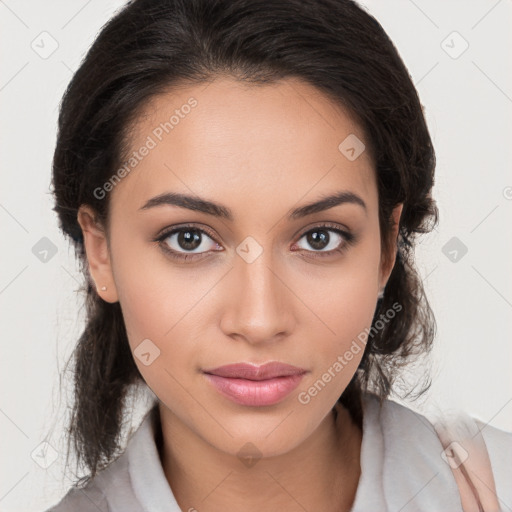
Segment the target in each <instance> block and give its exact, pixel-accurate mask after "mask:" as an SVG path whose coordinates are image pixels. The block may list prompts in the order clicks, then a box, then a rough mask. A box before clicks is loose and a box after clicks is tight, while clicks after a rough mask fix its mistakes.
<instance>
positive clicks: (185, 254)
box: [155, 226, 219, 259]
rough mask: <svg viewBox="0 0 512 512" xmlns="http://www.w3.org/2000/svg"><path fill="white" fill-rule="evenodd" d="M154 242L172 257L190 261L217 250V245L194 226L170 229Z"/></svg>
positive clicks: (206, 234) (205, 233) (204, 232)
mask: <svg viewBox="0 0 512 512" xmlns="http://www.w3.org/2000/svg"><path fill="white" fill-rule="evenodd" d="M155 241H158V242H160V244H161V245H162V248H163V249H164V250H165V251H166V252H167V253H169V254H170V255H171V256H172V257H175V258H178V259H179V258H182V259H190V258H196V257H199V258H200V257H202V255H203V254H206V253H208V252H209V251H211V250H217V247H219V245H218V244H217V242H216V241H215V240H213V238H212V237H211V236H210V235H209V234H208V233H207V232H206V231H204V230H203V229H200V228H198V227H195V226H182V227H178V228H174V229H171V230H169V231H167V232H165V233H163V234H162V235H161V236H159V237H158V238H157V239H156V240H155Z"/></svg>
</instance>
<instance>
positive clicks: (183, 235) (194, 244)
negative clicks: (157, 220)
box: [178, 229, 201, 250]
mask: <svg viewBox="0 0 512 512" xmlns="http://www.w3.org/2000/svg"><path fill="white" fill-rule="evenodd" d="M178 243H179V244H180V247H181V248H182V249H187V250H193V249H197V248H198V247H199V245H201V235H200V233H199V232H198V231H196V230H193V229H189V230H187V231H180V232H179V233H178Z"/></svg>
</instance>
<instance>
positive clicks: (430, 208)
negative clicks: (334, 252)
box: [52, 0, 438, 483]
mask: <svg viewBox="0 0 512 512" xmlns="http://www.w3.org/2000/svg"><path fill="white" fill-rule="evenodd" d="M221 74H223V75H228V76H232V77H235V78H236V79H238V80H241V81H244V82H247V83H252V84H265V83H271V82H274V81H276V80H279V79H282V78H286V77H295V78H299V79H301V80H303V81H305V82H307V83H309V84H312V85H313V86H315V87H316V88H317V89H318V90H320V91H321V92H323V93H324V94H325V95H327V96H328V97H329V98H331V99H333V100H334V101H336V102H337V103H338V104H339V105H340V106H343V107H344V108H345V109H347V110H348V112H350V113H351V115H352V116H353V118H354V119H355V120H356V121H357V122H358V124H359V125H360V126H361V128H362V130H363V131H364V133H365V136H366V139H365V143H366V144H367V148H368V150H369V151H371V155H372V157H373V161H374V164H375V171H376V179H377V184H378V193H379V219H380V220H379V222H380V230H381V239H382V243H383V249H384V251H386V252H385V254H389V253H390V251H396V254H397V259H396V263H395V265H394V268H393V271H392V273H391V276H390V278H389V281H388V283H387V286H386V290H385V294H384V297H383V298H382V299H381V300H379V301H378V303H377V307H376V310H375V315H374V319H373V323H372V327H373V326H374V324H376V322H377V321H378V320H379V319H380V318H381V317H382V315H383V314H384V313H385V312H386V311H388V310H390V309H392V308H393V304H397V303H398V304H399V305H400V306H401V310H400V313H399V314H397V315H396V316H395V318H393V320H392V321H388V322H385V323H384V326H383V328H380V329H373V330H372V331H371V335H370V337H369V339H368V342H367V345H366V349H365V352H364V355H363V358H362V361H361V364H360V366H359V368H358V370H357V372H356V374H355V375H354V377H353V379H352V381H351V382H350V384H349V386H348V387H347V389H346V391H345V392H344V393H343V395H342V396H341V397H340V401H341V402H342V403H343V404H344V405H345V406H347V407H348V408H349V410H350V411H351V412H352V414H353V415H354V417H355V418H356V419H357V420H358V422H359V423H360V419H361V418H360V413H361V410H360V396H361V393H362V392H366V391H368V392H373V393H375V394H377V395H378V396H379V397H380V398H381V399H384V398H386V397H388V396H389V395H390V392H391V391H392V385H393V383H394V382H395V380H396V378H397V376H399V375H401V373H402V372H401V371H400V370H401V368H402V366H403V365H404V364H406V363H407V362H408V361H409V360H416V359H417V357H418V356H421V355H424V354H426V353H428V351H429V349H430V347H431V344H432V341H433V338H434V334H435V330H436V329H435V327H436V326H435V319H434V317H433V314H432V311H431V309H430V307H429V304H428V301H427V299H426V297H425V295H424V291H423V286H422V282H421V280H420V278H419V276H418V273H417V271H416V269H415V265H414V240H415V236H416V235H417V234H419V233H426V232H428V231H430V230H431V229H432V227H433V226H435V224H436V223H437V215H438V213H437V208H436V206H435V203H434V201H433V199H432V197H431V195H430V194H431V189H432V186H433V181H434V168H435V154H434V149H433V147H432V142H431V139H430V136H429V132H428V129H427V126H426V122H425V119H424V115H423V110H422V106H421V104H420V101H419V98H418V94H417V91H416V89H415V87H414V85H413V83H412V80H411V78H410V76H409V74H408V71H407V69H406V67H405V65H404V63H403V62H402V60H401V58H400V56H399V55H398V52H397V50H396V49H395V47H394V45H393V43H392V42H391V40H390V39H389V38H388V36H387V35H386V33H385V32H384V30H383V28H382V27H381V25H380V24H379V23H378V22H377V21H376V20H375V19H374V18H373V17H372V16H371V15H369V14H368V13H367V12H366V11H365V10H364V9H363V8H361V7H360V6H358V5H357V4H356V3H355V2H354V1H352V0H273V1H271V2H270V1H268V0H134V1H131V2H128V3H127V5H126V6H125V7H124V8H123V9H121V10H120V11H119V12H118V13H117V14H116V15H115V16H114V17H113V18H112V19H111V20H109V21H108V23H107V24H106V25H105V26H104V27H103V28H102V30H101V32H100V33H99V35H98V37H97V38H96V40H95V42H94V44H93V45H92V47H91V48H90V50H89V51H88V53H87V55H86V56H85V58H84V59H83V61H82V63H81V65H80V67H79V69H78V70H77V72H76V73H75V75H74V76H73V79H72V80H71V82H70V84H69V86H68V88H67V90H66V92H65V95H64V97H63V100H62V103H61V106H60V114H59V120H58V139H57V144H56V148H55V154H54V159H53V179H52V187H53V193H54V196H55V208H54V210H55V211H56V212H57V214H58V217H59V222H60V227H61V229H62V230H63V232H64V233H65V234H66V235H67V236H69V237H70V239H71V240H72V242H73V244H74V246H75V250H76V255H77V257H78V258H79V261H80V265H81V270H82V272H83V275H84V290H83V291H85V293H86V312H87V318H86V325H85V329H84V331H83V333H82V335H81V336H80V339H79V340H78V343H77V345H76V348H75V350H74V353H73V357H72V360H73V362H74V370H75V372H74V403H73V407H72V410H71V417H70V424H69V432H68V433H69V436H68V439H69V442H72V443H73V445H74V450H75V452H76V454H77V457H78V462H81V463H83V464H84V465H85V467H86V468H87V470H88V476H87V477H85V479H82V483H84V482H86V481H88V480H89V479H90V478H92V477H93V476H94V475H95V474H96V473H97V471H98V470H100V469H102V468H103V467H106V466H107V465H108V464H109V463H110V462H112V460H113V459H114V457H115V455H116V453H117V452H118V450H119V449H120V446H119V440H120V431H121V426H122V424H123V418H124V417H125V409H126V407H125V405H126V397H127V393H128V391H129V389H130V388H131V387H132V386H131V385H132V384H136V383H140V382H141V381H142V377H141V375H140V373H139V371H138V369H137V367H136V365H135V363H134V360H133V356H132V353H131V351H130V348H129V344H128V339H127V335H126V330H125V325H124V321H123V317H122V313H121V308H120V305H119V303H115V304H110V303H107V302H104V301H103V300H102V299H101V298H99V296H98V294H97V293H96V290H95V288H94V286H93V285H92V280H91V278H90V276H89V274H88V268H87V262H86V255H85V251H84V245H83V238H82V233H81V229H80V226H79V224H78V222H77V212H78V208H79V206H80V205H82V204H88V205H90V206H92V207H93V208H94V210H95V212H96V213H97V220H98V221H99V222H101V223H102V224H103V225H104V226H108V215H109V197H108V196H107V197H106V198H105V199H99V198H98V197H96V195H95V194H94V190H95V189H97V188H98V187H101V186H102V184H104V183H105V182H106V181H107V180H108V179H109V178H110V177H111V176H112V175H113V173H114V171H115V170H116V169H119V167H120V165H121V164H122V163H123V158H124V156H125V152H126V151H127V149H128V146H129V144H128V140H129V134H130V129H131V128H133V124H134V122H136V120H137V115H138V114H139V113H140V112H141V110H142V109H143V108H144V106H145V105H147V103H148V101H149V100H150V99H152V98H154V97H155V95H157V94H159V93H162V92H164V91H166V90H168V89H169V88H170V87H172V86H173V85H180V84H187V83H190V84H192V83H200V82H207V81H211V80H213V79H215V77H217V76H219V75H221ZM340 142H341V141H340ZM400 203H403V205H404V206H403V212H402V217H401V220H400V225H399V237H398V243H397V241H396V240H392V239H391V238H390V236H389V233H390V230H391V227H392V226H391V212H392V209H393V207H395V206H396V205H398V204H400ZM391 254H392V253H391ZM428 385H429V383H426V384H425V386H424V387H423V390H422V391H424V390H425V389H427V388H428ZM420 393H421V392H420ZM68 454H69V445H68Z"/></svg>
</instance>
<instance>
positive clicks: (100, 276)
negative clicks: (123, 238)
mask: <svg viewBox="0 0 512 512" xmlns="http://www.w3.org/2000/svg"><path fill="white" fill-rule="evenodd" d="M77 220H78V223H79V224H80V227H81V228H82V232H83V237H84V247H85V252H86V254H87V262H88V265H89V273H90V275H91V277H92V279H93V281H94V284H95V286H96V291H97V293H98V295H99V296H100V297H101V298H102V299H103V300H104V301H106V302H110V303H114V302H117V301H118V300H119V299H118V296H117V289H116V286H115V283H114V275H113V273H112V266H111V262H110V252H109V248H108V245H107V236H106V233H105V230H104V227H103V226H102V225H101V224H100V223H99V222H97V221H96V215H95V212H94V210H93V209H92V208H91V207H90V206H88V205H81V206H80V208H79V209H78V215H77ZM102 287H106V290H102V289H101V288H102Z"/></svg>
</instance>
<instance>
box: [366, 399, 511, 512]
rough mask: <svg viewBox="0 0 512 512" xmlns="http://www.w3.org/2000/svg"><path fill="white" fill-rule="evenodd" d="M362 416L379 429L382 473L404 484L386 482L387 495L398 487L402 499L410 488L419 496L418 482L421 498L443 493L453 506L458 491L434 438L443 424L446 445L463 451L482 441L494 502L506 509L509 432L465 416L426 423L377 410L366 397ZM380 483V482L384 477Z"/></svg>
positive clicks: (387, 404)
mask: <svg viewBox="0 0 512 512" xmlns="http://www.w3.org/2000/svg"><path fill="white" fill-rule="evenodd" d="M365 412H367V413H368V415H369V418H367V419H370V418H373V421H374V422H378V424H379V427H380V429H381V437H382V449H383V452H384V457H383V459H384V468H387V470H388V471H393V472H394V474H395V475H398V474H402V475H403V476H404V481H405V480H406V481H407V482H409V483H408V484H405V486H404V485H402V483H401V484H395V483H393V482H389V483H388V487H389V489H392V490H393V491H392V492H393V493H396V492H399V491H398V488H402V487H406V488H407V487H408V489H407V493H409V492H413V491H414V489H415V488H416V489H418V490H419V489H420V488H422V482H423V486H424V488H423V490H422V494H425V493H426V494H428V492H430V490H433V489H434V488H437V491H436V492H439V493H444V496H448V495H451V494H454V502H455V503H457V501H458V499H459V494H458V487H457V484H456V482H455V478H454V476H453V472H452V469H451V467H450V464H449V462H448V461H447V457H446V453H445V447H444V446H443V444H442V442H441V440H440V438H439V436H438V433H437V432H436V430H437V428H438V425H439V424H444V425H445V426H446V425H448V426H449V427H450V429H451V430H450V432H451V433H452V434H453V435H452V440H453V441H457V440H460V441H461V444H462V445H463V446H464V445H465V442H466V440H469V439H471V440H473V438H476V437H477V436H479V435H480V434H481V436H482V437H483V440H484V441H485V443H484V444H485V447H484V450H485V448H486V449H487V453H488V455H489V461H490V463H491V468H492V474H493V476H494V481H495V484H496V495H497V497H498V500H499V501H501V503H502V504H505V505H507V506H508V507H511V506H512V487H511V486H510V482H511V481H512V432H506V431H503V430H500V429H497V428H495V427H492V426H490V425H486V424H484V423H483V422H481V421H479V420H477V419H475V418H473V417H471V416H469V415H468V414H466V413H459V414H458V415H457V416H456V417H454V418H452V419H451V420H448V419H446V418H444V417H443V416H442V415H441V416H439V415H438V416H435V417H434V416H431V415H429V416H428V417H427V416H426V415H424V414H421V413H419V412H417V411H414V410H413V409H411V408H409V407H407V406H405V405H402V404H400V403H398V402H395V401H393V400H389V399H388V400H384V401H383V402H382V404H380V402H379V399H378V398H377V397H375V396H372V395H370V397H368V398H366V402H365ZM471 445H473V443H471ZM469 467H471V466H469ZM391 474H393V473H391ZM383 479H384V480H385V479H386V476H385V474H384V475H383ZM406 495H407V494H405V495H404V498H405V496H406ZM457 506H460V505H457ZM455 509H457V508H455ZM455 509H454V510H455Z"/></svg>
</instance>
